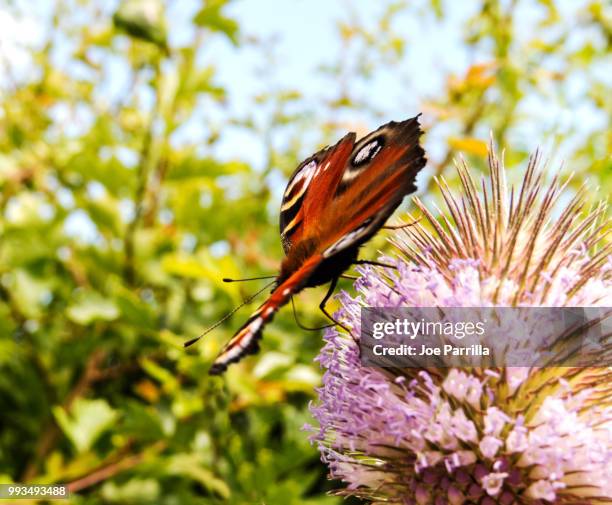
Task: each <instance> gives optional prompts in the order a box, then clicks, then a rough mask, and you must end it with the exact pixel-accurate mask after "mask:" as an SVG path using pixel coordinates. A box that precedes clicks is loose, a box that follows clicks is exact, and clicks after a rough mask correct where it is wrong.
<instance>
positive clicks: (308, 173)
mask: <svg viewBox="0 0 612 505" xmlns="http://www.w3.org/2000/svg"><path fill="white" fill-rule="evenodd" d="M354 144H355V134H354V133H352V132H351V133H349V134H347V135H346V136H345V137H344V138H342V139H341V140H340V141H339V142H338V143H337V144H336V145H334V146H332V147H326V148H325V149H321V150H320V151H319V152H317V153H316V154H313V155H312V156H311V157H309V158H307V159H305V160H304V161H303V162H302V163H300V164H299V165H298V167H297V168H296V170H295V172H293V175H292V176H291V177H290V178H289V182H288V183H287V188H286V189H285V193H284V194H283V201H282V203H281V209H280V234H281V242H282V244H283V249H284V251H285V254H288V253H289V250H290V249H291V248H292V247H293V245H294V244H296V243H298V242H300V240H302V239H303V237H304V232H305V231H307V230H309V229H312V227H313V224H314V223H315V220H316V218H318V217H319V215H320V213H321V212H322V211H323V209H324V208H325V205H326V203H327V202H329V201H330V200H331V199H332V198H333V195H334V192H335V190H336V187H337V184H338V182H339V181H340V179H341V177H342V172H343V171H344V167H345V166H346V163H347V161H348V159H349V156H350V155H351V151H352V149H353V146H354ZM312 188H316V189H314V190H313V189H312Z"/></svg>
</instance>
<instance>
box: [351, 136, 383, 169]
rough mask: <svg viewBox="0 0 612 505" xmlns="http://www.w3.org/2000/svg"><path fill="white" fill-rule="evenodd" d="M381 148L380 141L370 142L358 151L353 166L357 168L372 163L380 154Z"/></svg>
mask: <svg viewBox="0 0 612 505" xmlns="http://www.w3.org/2000/svg"><path fill="white" fill-rule="evenodd" d="M382 147H383V145H382V141H381V140H380V139H374V140H371V141H370V142H368V143H367V144H366V145H365V146H363V147H362V148H361V149H359V151H358V152H357V154H355V157H354V158H353V166H359V165H361V164H363V163H367V162H369V161H372V160H373V159H374V157H375V156H376V155H377V154H378V153H379V152H380V150H381V149H382Z"/></svg>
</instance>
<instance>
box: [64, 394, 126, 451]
mask: <svg viewBox="0 0 612 505" xmlns="http://www.w3.org/2000/svg"><path fill="white" fill-rule="evenodd" d="M53 415H54V416H55V419H56V421H57V423H58V425H59V427H60V428H61V429H62V431H63V432H64V434H65V435H66V436H67V437H68V438H69V439H70V441H71V442H72V444H73V445H74V447H75V448H76V449H77V451H78V452H85V451H87V450H89V449H91V447H92V446H93V444H94V442H95V441H96V440H98V438H99V437H100V435H102V434H103V433H104V432H105V431H106V430H107V429H108V428H110V427H111V426H112V425H113V423H114V422H115V420H116V419H117V417H118V414H117V412H116V411H115V410H113V409H112V408H111V407H110V405H109V404H108V403H107V402H106V400H100V399H98V400H86V399H84V398H77V399H76V400H75V401H74V403H73V405H72V408H71V409H70V412H67V411H66V410H65V409H64V408H62V407H53Z"/></svg>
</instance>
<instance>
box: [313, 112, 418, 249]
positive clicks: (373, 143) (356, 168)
mask: <svg viewBox="0 0 612 505" xmlns="http://www.w3.org/2000/svg"><path fill="white" fill-rule="evenodd" d="M422 133H423V132H422V131H421V129H420V126H419V122H418V116H417V117H414V118H412V119H408V120H406V121H402V122H398V123H396V122H393V121H392V122H390V123H387V124H386V125H383V126H381V127H380V128H378V129H377V130H375V131H373V132H372V133H370V134H369V135H367V136H366V137H364V138H363V139H361V140H360V141H359V142H357V144H355V146H354V147H353V149H352V151H351V154H350V156H349V158H348V160H347V162H346V166H345V167H344V170H343V171H342V174H341V177H340V180H339V181H338V183H337V184H336V186H335V191H334V194H333V197H332V198H331V200H330V201H329V204H328V205H327V206H326V209H325V217H324V219H325V221H326V222H329V223H333V226H326V227H323V228H320V229H318V230H315V234H317V236H318V243H319V247H318V248H317V251H318V252H320V253H321V254H322V255H323V256H324V257H325V258H329V257H331V256H333V255H334V254H337V253H338V252H340V251H343V250H345V249H347V248H349V247H357V246H359V245H361V244H363V243H364V242H366V241H367V240H368V239H369V238H371V237H372V236H373V235H374V234H375V233H376V232H377V231H378V230H379V229H380V227H381V226H383V225H384V223H385V221H386V220H387V219H388V218H389V216H390V215H391V214H392V213H393V211H394V210H395V209H396V208H397V207H398V206H399V204H400V203H401V202H402V200H403V198H404V196H406V195H407V194H410V193H412V192H414V191H416V185H415V181H416V177H417V174H418V173H419V171H420V170H421V169H422V168H423V167H424V166H425V163H426V159H425V151H424V150H423V148H422V147H421V146H420V145H419V137H420V136H421V135H422ZM313 219H314V217H313ZM319 219H322V218H321V217H319ZM304 234H305V235H306V236H307V235H308V231H305V232H304Z"/></svg>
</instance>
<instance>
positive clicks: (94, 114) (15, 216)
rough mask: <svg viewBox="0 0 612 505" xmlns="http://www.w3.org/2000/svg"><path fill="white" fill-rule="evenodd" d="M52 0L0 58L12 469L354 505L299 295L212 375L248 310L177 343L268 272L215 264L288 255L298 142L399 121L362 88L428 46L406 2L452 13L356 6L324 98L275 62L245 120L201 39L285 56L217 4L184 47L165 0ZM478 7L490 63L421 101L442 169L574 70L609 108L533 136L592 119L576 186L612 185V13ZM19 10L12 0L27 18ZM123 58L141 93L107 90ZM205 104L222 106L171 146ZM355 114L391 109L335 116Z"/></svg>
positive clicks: (148, 495)
mask: <svg viewBox="0 0 612 505" xmlns="http://www.w3.org/2000/svg"><path fill="white" fill-rule="evenodd" d="M53 4H54V7H53V8H54V12H53V16H52V24H51V26H50V27H49V30H48V31H47V32H46V35H44V41H43V43H42V44H40V46H36V47H33V48H28V49H27V51H28V54H29V56H30V57H31V59H32V66H33V68H34V71H33V72H32V73H31V74H30V75H29V76H28V77H27V78H20V77H18V76H16V75H14V74H13V73H12V72H11V68H10V64H8V63H7V62H4V63H5V64H6V68H5V69H4V71H3V73H2V74H3V75H2V76H1V79H0V86H1V93H2V94H1V100H0V103H1V108H0V234H1V235H0V412H1V413H2V414H1V420H0V428H1V429H0V482H33V483H71V488H72V489H73V491H74V492H75V494H74V495H73V497H72V498H71V502H73V503H88V504H89V503H91V504H97V503H122V504H123V503H156V504H189V503H233V504H246V503H253V504H267V505H274V504H279V505H285V504H292V503H295V504H298V503H299V504H308V503H312V504H315V503H316V504H332V503H340V499H339V498H334V497H331V496H327V495H326V491H327V490H329V489H331V488H332V487H333V486H332V484H331V483H328V482H326V479H325V474H326V470H325V467H324V466H323V465H322V464H321V463H320V462H319V461H318V454H317V452H316V449H315V448H313V447H311V446H310V445H309V443H308V440H307V437H306V435H305V434H304V433H303V432H302V431H301V430H300V428H301V426H302V425H303V424H304V423H307V422H308V421H309V419H310V417H309V414H308V409H307V404H308V402H309V401H310V400H311V399H313V398H314V388H315V387H316V386H317V384H319V382H320V372H319V369H318V366H317V365H316V363H313V358H314V357H315V356H316V353H317V351H318V349H319V346H320V337H319V335H318V334H317V333H315V334H310V333H308V332H305V331H303V330H300V329H299V328H298V327H297V325H296V324H295V322H294V321H293V316H292V315H291V311H290V310H286V311H284V312H283V313H282V314H281V315H280V316H279V317H278V318H277V319H276V320H275V322H274V323H273V324H272V325H270V326H269V327H268V328H266V334H265V339H264V342H263V346H262V352H261V353H260V354H259V355H258V356H257V357H256V358H250V359H248V360H246V361H245V362H243V363H241V364H239V365H237V366H233V367H231V368H230V370H229V371H228V373H227V374H226V376H225V377H223V378H209V377H208V376H207V369H208V366H209V364H210V363H211V361H212V359H213V358H214V356H215V354H216V352H217V351H218V349H219V347H220V345H221V344H222V343H223V342H224V341H225V340H226V339H227V338H229V336H230V335H231V333H232V330H233V329H235V328H237V327H238V326H239V325H240V323H241V319H243V317H246V313H248V308H247V309H244V311H246V312H244V311H243V312H241V313H240V314H241V315H242V317H240V315H238V316H236V317H235V318H232V320H231V321H228V322H227V323H225V324H223V325H222V326H221V327H219V328H218V329H217V330H216V331H215V332H214V333H211V334H210V335H208V337H207V338H206V339H204V340H202V341H201V342H200V343H199V344H198V345H197V346H195V347H194V348H192V349H190V350H189V351H185V350H184V349H183V347H182V344H183V342H184V341H185V340H187V339H189V338H192V337H194V336H196V335H198V334H199V333H200V332H201V331H202V330H203V328H205V327H206V326H207V325H208V324H210V323H212V322H214V321H215V320H217V319H218V318H220V317H221V316H223V315H224V314H225V313H227V312H228V311H229V310H231V309H232V308H233V307H234V306H236V305H237V304H238V303H240V302H241V300H242V299H243V298H245V297H246V296H247V294H248V293H249V292H251V291H253V290H254V289H255V287H254V286H253V285H241V284H223V283H222V282H221V279H222V277H225V276H230V277H241V276H255V275H263V274H268V273H270V272H274V271H275V269H276V268H277V266H278V264H279V262H280V260H281V257H282V256H281V254H282V253H281V248H280V244H279V237H278V230H277V206H278V203H279V187H282V183H280V182H279V180H278V178H279V177H278V176H279V175H281V174H282V175H283V176H284V177H286V176H288V174H290V173H291V171H292V170H293V168H294V166H295V165H296V164H297V163H298V162H299V161H300V159H299V158H300V156H303V155H304V154H305V153H304V140H303V139H305V138H311V139H312V138H314V140H313V141H312V142H310V143H309V144H307V146H306V147H307V148H311V149H314V148H315V147H316V146H317V145H319V144H322V143H326V142H329V141H333V140H334V139H335V138H336V137H337V136H338V135H339V134H341V133H343V132H344V131H345V130H347V129H348V128H353V129H357V130H358V131H360V132H361V133H363V132H365V131H366V130H367V129H368V127H375V126H377V123H378V122H379V123H382V122H385V121H387V120H389V119H391V118H389V117H387V116H384V112H381V111H380V110H379V109H377V106H376V105H374V104H373V103H371V102H370V100H369V99H368V95H367V93H365V94H364V93H363V89H364V85H365V86H366V88H367V86H368V83H370V82H372V80H373V79H374V78H375V77H376V76H377V75H380V74H382V73H387V74H389V75H391V76H394V70H395V69H396V68H398V66H399V64H400V62H402V61H405V59H406V58H407V54H409V53H408V52H407V51H408V49H409V48H412V49H413V50H414V49H415V48H416V50H418V40H414V39H410V38H409V37H408V34H406V33H405V30H403V28H402V19H405V18H406V16H408V17H417V18H418V17H425V16H429V17H430V18H434V19H435V20H436V22H439V23H444V22H453V20H452V19H451V20H448V19H447V8H448V6H447V5H446V4H445V2H441V1H435V0H432V1H431V2H429V3H428V2H420V3H416V4H414V5H413V4H411V5H407V4H405V3H402V2H386V3H385V4H384V8H383V9H382V10H381V11H380V15H379V16H378V17H377V18H376V19H373V20H372V19H369V20H368V22H367V23H366V22H363V21H362V20H361V19H360V18H359V16H358V15H357V11H358V10H357V9H352V8H351V5H352V4H347V5H348V9H347V12H348V13H347V16H346V17H345V18H343V19H342V20H340V21H339V22H338V24H337V32H338V33H337V35H338V46H339V48H340V50H339V52H338V53H337V55H336V56H335V63H333V64H326V65H325V66H322V67H321V69H320V75H321V78H322V79H324V80H326V82H327V83H328V88H329V90H330V93H329V95H328V96H327V98H326V99H325V100H321V102H320V103H318V104H317V107H316V112H314V113H313V112H312V111H311V110H309V108H308V106H306V105H305V101H304V100H305V99H304V90H302V89H289V88H287V87H286V86H283V85H280V84H278V82H277V81H275V80H274V78H273V74H274V68H273V67H274V65H271V67H272V68H268V69H267V70H266V71H265V72H261V73H260V74H258V76H257V77H256V79H259V81H258V84H257V86H255V85H254V84H253V88H254V89H255V88H257V89H261V86H260V84H261V83H263V85H264V87H265V92H262V93H258V94H256V95H255V96H253V100H252V103H251V104H250V108H249V110H248V111H247V112H246V113H242V114H240V115H236V114H235V113H233V112H232V111H231V108H230V107H229V105H231V104H228V101H230V100H231V97H230V96H229V95H228V93H227V89H226V88H225V87H224V86H223V85H222V84H221V83H220V82H219V80H218V75H217V74H218V65H219V64H220V63H221V62H219V61H215V56H214V54H210V53H207V54H206V58H203V57H201V56H202V49H203V48H205V47H206V45H207V44H208V43H209V41H211V40H212V41H217V40H226V41H227V42H229V44H231V45H232V46H235V47H236V49H235V50H236V51H240V50H244V49H245V48H246V47H248V48H249V50H253V51H256V52H258V53H259V54H260V55H262V57H263V58H264V59H266V60H267V61H270V62H274V61H275V57H276V56H275V51H276V48H277V46H278V44H279V42H278V41H276V40H275V39H274V38H272V39H270V40H261V39H259V38H254V37H251V36H250V35H249V33H248V30H247V29H246V28H244V27H242V26H240V25H239V23H238V22H237V21H236V19H234V18H233V17H232V16H231V15H230V14H228V6H227V5H225V4H226V0H209V1H205V2H203V3H202V5H201V6H200V8H199V9H197V11H196V12H195V14H194V15H193V17H192V19H191V21H190V29H192V30H193V33H194V35H193V41H192V43H191V44H189V45H183V46H180V47H173V46H172V45H171V44H170V43H169V42H168V40H169V38H168V33H170V32H171V30H172V29H173V28H174V29H178V27H173V20H171V19H168V18H167V15H166V10H167V7H168V6H166V5H164V4H163V3H160V1H159V0H125V1H124V2H121V3H120V4H119V5H118V7H117V9H116V10H115V11H113V12H109V11H108V8H107V6H106V3H105V2H102V1H96V2H81V1H76V0H63V1H59V2H53ZM477 4H478V5H479V9H478V10H477V12H476V13H475V14H474V15H473V16H471V17H469V19H467V20H462V21H461V22H462V23H464V24H463V26H462V30H463V33H464V38H463V39H464V40H463V43H464V44H465V46H466V47H467V48H468V49H469V50H470V51H473V52H474V54H477V55H478V58H477V59H476V61H475V62H474V63H473V64H470V65H468V66H467V67H466V69H465V72H464V73H463V74H461V75H455V74H450V73H448V74H446V75H445V85H444V86H443V89H442V91H440V92H437V93H436V94H432V95H431V96H423V97H419V98H418V99H417V100H416V103H418V104H420V105H419V110H423V111H424V112H425V116H424V122H425V129H426V130H427V131H431V134H430V136H428V137H427V138H426V146H427V147H429V146H431V147H432V148H433V152H434V156H430V158H431V163H430V167H429V175H432V174H436V173H437V174H439V173H444V174H445V175H447V176H448V177H449V179H450V181H451V184H453V180H454V176H453V172H452V170H449V168H450V167H451V165H452V159H453V157H455V156H457V155H459V154H463V155H464V156H467V157H468V158H469V159H470V161H471V162H472V163H473V165H474V166H475V167H476V168H478V167H483V166H484V164H483V159H484V156H485V155H486V146H487V142H488V132H489V131H492V132H493V135H494V138H495V141H496V142H497V143H498V144H499V145H502V146H505V147H507V151H506V162H507V164H508V165H509V166H513V165H516V164H518V163H519V162H522V161H523V160H524V158H525V157H526V156H527V154H528V151H529V150H531V149H534V148H535V147H536V146H537V142H538V140H537V139H534V138H532V137H530V138H529V139H528V140H529V142H527V143H526V142H521V141H516V142H513V141H514V140H516V138H515V137H513V132H515V131H517V128H518V131H520V127H521V125H524V124H526V123H528V122H529V121H530V120H531V121H532V122H533V118H531V119H530V118H529V109H530V104H531V103H532V100H534V99H538V98H539V99H540V100H541V101H543V102H544V103H546V102H549V103H555V104H556V105H557V106H560V107H566V108H568V109H569V110H571V108H572V107H573V105H574V102H573V100H575V99H576V98H575V93H573V92H572V91H571V90H568V89H567V88H566V87H564V83H565V82H566V81H568V80H570V79H575V78H576V76H578V78H579V79H581V82H582V83H583V89H585V90H586V91H585V92H584V94H583V96H581V99H582V100H587V101H589V103H590V104H591V105H592V107H594V108H595V109H597V110H599V111H603V112H604V113H605V116H606V117H607V118H608V120H607V121H608V122H607V123H606V125H605V127H604V128H597V129H595V130H593V129H586V130H584V132H583V131H582V129H581V125H579V124H575V123H572V122H571V121H570V126H569V127H568V128H565V130H564V131H562V132H561V133H558V134H557V133H556V132H555V131H545V130H542V131H538V130H537V126H538V125H537V124H536V125H535V126H536V131H538V134H539V135H541V136H542V138H550V137H551V136H552V137H553V138H555V142H557V144H560V143H561V142H562V141H564V140H566V139H568V138H571V137H572V136H573V135H576V134H578V141H577V142H574V144H573V147H572V148H571V149H569V150H568V151H567V163H568V165H570V166H571V168H572V169H573V170H575V171H577V172H578V173H579V177H577V178H576V184H579V183H581V182H583V181H584V180H585V179H589V180H591V181H593V182H594V183H595V184H599V185H602V186H603V187H604V188H608V190H609V188H610V185H611V180H612V161H611V159H610V151H611V149H610V148H611V145H612V136H611V133H610V131H611V130H610V128H609V126H610V125H609V118H610V116H611V115H612V94H611V93H610V92H609V91H610V90H609V88H606V85H605V80H601V79H600V78H599V77H598V75H600V74H601V72H600V71H601V68H606V67H605V59H606V58H609V56H610V46H611V45H612V20H611V17H610V11H609V9H607V8H606V7H605V6H604V2H599V1H587V2H583V4H582V6H581V8H580V16H579V18H578V19H576V20H574V21H575V22H574V23H572V24H571V25H569V24H567V23H563V22H561V18H560V16H559V13H558V10H557V3H556V2H554V1H551V0H547V1H543V0H542V1H539V2H518V1H507V2H501V1H496V0H481V1H480V2H477ZM523 4H529V5H531V7H532V8H534V9H538V12H540V13H541V19H540V20H539V21H538V23H539V24H538V28H539V29H538V30H537V31H535V32H533V33H528V34H525V33H523V32H522V31H521V29H522V19H521V17H520V12H521V11H520V9H521V5H523ZM19 5H20V4H19V3H12V2H11V3H7V4H6V5H5V6H4V7H3V9H6V12H10V13H11V15H12V16H15V17H16V18H19V17H20V16H22V15H24V11H23V8H22V7H19ZM26 10H27V9H26ZM322 15H323V14H322ZM402 16H403V17H402ZM441 26H442V25H441ZM441 29H442V28H441ZM580 34H582V36H580ZM0 51H1V48H0ZM58 52H62V54H63V59H61V62H60V60H58V54H57V53H58ZM109 62H112V65H109V64H108V63H109ZM550 62H554V65H552V66H551V65H549V63H550ZM551 68H554V70H551ZM598 69H599V70H598ZM114 72H121V73H122V74H125V75H126V76H127V77H128V81H129V86H128V87H127V89H125V90H123V92H122V93H121V94H120V97H119V99H117V100H109V99H108V96H107V90H108V86H109V85H110V84H109V83H112V81H113V75H115V74H113V73H114ZM396 77H397V79H404V78H405V76H403V75H399V74H398V75H397V76H396ZM254 79H255V78H254ZM244 85H245V86H249V85H250V81H248V80H245V83H244ZM407 86H409V83H407ZM207 106H210V107H211V108H216V109H218V110H220V111H222V112H224V114H221V116H222V118H223V119H222V120H221V121H217V122H215V121H212V120H211V121H210V125H209V127H208V128H206V131H205V133H203V134H201V135H200V136H199V137H198V138H197V139H195V140H192V141H188V142H185V141H183V142H175V138H176V137H177V136H178V135H179V134H180V129H181V127H182V125H184V124H185V123H186V122H187V121H188V120H190V118H193V117H194V114H196V113H200V114H201V113H202V111H203V114H204V116H203V117H204V118H205V119H206V107H207ZM390 106H391V107H392V106H393V104H390ZM411 112H413V113H416V112H417V111H416V110H414V111H411ZM357 113H358V114H360V115H361V117H363V115H364V114H366V113H367V114H370V117H372V118H374V119H380V121H378V122H376V121H374V119H373V120H372V124H368V127H365V126H364V125H362V124H359V123H352V124H351V123H350V122H349V123H347V122H346V121H341V120H339V119H338V118H340V117H342V118H344V117H347V115H348V117H351V114H353V116H352V117H355V114H357ZM405 115H406V114H403V113H402V114H401V116H397V117H394V118H393V119H402V118H403V117H404V116H405ZM383 116H384V117H383ZM198 117H201V116H198ZM262 118H263V120H262ZM229 127H233V128H235V127H238V128H241V129H242V130H243V131H245V132H247V133H248V134H250V135H252V136H253V138H255V139H258V141H259V142H260V144H261V147H262V149H263V151H264V152H265V157H266V163H265V167H264V168H263V170H262V169H260V168H259V169H258V168H255V167H254V166H252V165H251V163H250V162H249V161H248V160H247V159H244V157H240V156H237V157H236V159H233V160H228V159H225V158H221V157H219V156H216V155H215V154H214V153H215V151H214V147H215V146H216V145H217V143H218V142H220V141H221V140H222V139H223V135H224V133H223V132H224V129H225V128H229ZM444 128H446V129H445V130H444ZM436 131H445V133H444V134H443V135H442V134H437V133H435V132H436ZM528 131H530V130H528ZM277 134H280V135H283V136H284V138H285V139H286V142H284V143H283V147H281V148H279V147H278V143H275V142H274V141H273V139H274V138H275V135H277ZM308 135H310V137H308ZM313 135H314V137H313ZM556 135H558V138H557V137H555V136H556ZM519 140H520V139H519ZM306 154H307V153H306ZM275 174H276V178H275V177H274V176H275ZM421 185H422V186H425V187H427V184H424V185H423V184H421ZM429 187H431V184H430V186H429ZM384 243H385V242H384V238H381V237H379V238H377V239H376V240H374V241H373V244H372V245H371V246H370V247H368V248H367V249H366V250H365V252H364V255H365V256H367V255H371V256H375V255H376V248H378V247H383V246H384ZM344 287H348V286H347V285H345V286H344ZM321 295H322V292H320V291H318V290H313V291H312V292H308V293H305V294H304V295H302V296H301V297H300V300H301V301H300V302H299V303H298V312H299V313H300V316H301V319H302V320H303V322H304V323H305V324H308V325H310V326H317V325H320V324H321V323H322V322H323V320H322V319H321V318H320V316H319V315H318V314H317V313H316V311H315V310H314V309H313V307H316V306H317V304H318V300H319V299H320V297H321Z"/></svg>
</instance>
